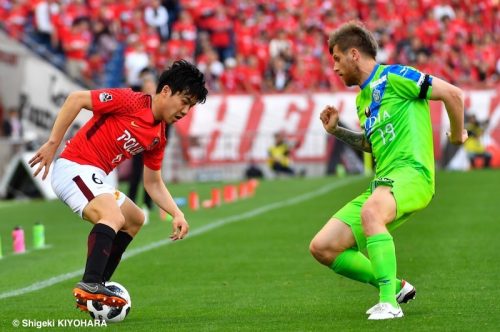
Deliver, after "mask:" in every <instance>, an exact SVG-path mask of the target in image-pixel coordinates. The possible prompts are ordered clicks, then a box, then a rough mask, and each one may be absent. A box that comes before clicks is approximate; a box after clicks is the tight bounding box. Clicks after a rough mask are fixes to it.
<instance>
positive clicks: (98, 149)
mask: <svg viewBox="0 0 500 332" xmlns="http://www.w3.org/2000/svg"><path fill="white" fill-rule="evenodd" d="M206 96H207V89H206V88H205V79H204V76H203V74H202V73H201V72H200V71H199V70H198V69H197V68H196V67H195V66H194V65H192V64H190V63H189V62H186V61H184V60H180V61H176V62H174V63H173V64H172V66H171V67H169V68H168V69H167V70H166V71H164V72H163V73H162V74H161V75H160V78H159V82H158V86H157V89H156V94H155V95H154V96H150V95H147V94H144V93H140V92H133V91H132V90H130V89H101V90H91V91H78V92H73V93H71V94H70V95H69V96H68V98H67V99H66V101H65V103H64V104H63V106H62V108H61V110H60V112H59V114H58V115H57V118H56V120H55V123H54V127H53V128H52V132H51V134H50V137H49V139H48V141H47V142H46V143H45V144H44V145H42V146H41V147H40V149H39V150H38V151H37V152H36V154H35V156H34V157H33V158H32V159H31V160H30V166H31V167H35V166H36V165H38V167H37V168H36V170H35V172H34V176H37V175H38V174H39V173H40V172H41V171H42V170H43V175H42V178H43V179H45V178H46V177H47V174H48V172H49V167H50V165H51V163H52V161H53V159H54V156H55V153H56V150H57V148H58V146H59V145H60V143H61V141H62V139H63V137H64V134H65V133H66V131H67V129H68V128H69V126H70V125H71V123H72V122H73V120H74V119H75V118H76V116H77V115H78V113H79V112H80V110H81V109H82V108H85V109H87V110H91V111H92V112H93V117H92V118H91V119H90V120H89V121H88V122H87V123H86V124H85V125H84V126H83V127H82V128H81V129H80V130H79V131H78V132H77V133H76V135H75V136H74V137H73V138H72V139H71V140H69V141H68V142H67V144H66V147H65V148H64V150H63V152H62V153H61V155H60V157H59V158H58V159H57V160H56V161H55V163H54V167H53V170H52V175H51V178H52V188H53V189H54V192H55V193H56V194H57V196H58V197H59V199H61V200H62V201H63V202H64V203H66V204H67V205H68V206H69V207H70V208H71V209H72V210H73V211H74V212H75V213H78V214H79V215H80V217H82V218H83V219H86V220H88V221H90V222H91V223H92V224H93V225H94V226H93V228H92V230H91V231H90V234H89V237H88V252H87V263H86V265H85V272H84V274H83V278H82V281H80V282H79V283H78V284H77V285H76V286H75V288H74V289H73V295H74V296H75V297H76V301H77V306H78V307H79V308H80V309H82V310H86V309H87V305H86V303H87V300H97V301H100V302H101V303H103V304H107V305H110V306H115V307H120V306H123V305H125V304H126V303H127V301H126V300H125V299H123V298H122V297H121V296H120V295H119V294H116V293H114V292H113V291H111V290H109V289H108V288H106V286H105V285H104V282H105V281H108V280H109V279H110V278H111V275H112V274H113V272H114V271H115V269H116V267H117V266H118V263H119V262H120V259H121V256H122V254H123V253H124V251H125V249H126V248H127V246H128V245H129V244H130V242H131V241H132V239H133V238H134V236H135V235H136V234H137V233H138V232H139V230H140V229H141V226H142V225H143V223H144V214H143V212H142V210H141V209H140V208H139V207H138V206H137V205H135V203H134V202H132V201H131V200H130V199H129V198H128V197H126V196H125V195H124V194H123V193H122V192H120V191H118V190H117V189H116V188H114V187H112V186H110V185H108V184H106V183H105V182H104V178H105V177H106V175H107V174H108V173H109V172H111V171H112V170H113V169H114V168H115V167H117V166H118V165H119V164H120V163H121V162H122V161H124V160H125V159H129V158H131V157H132V156H133V155H135V154H138V153H141V152H142V153H143V156H144V166H145V167H144V187H145V189H146V191H147V192H148V194H149V195H150V196H151V198H152V199H153V201H154V202H155V203H156V204H157V205H158V206H159V207H160V208H161V209H163V210H165V211H167V212H168V213H169V214H170V215H172V216H173V221H172V227H173V232H172V234H171V235H170V238H171V239H172V240H174V241H175V240H179V239H182V238H183V237H184V236H186V234H187V232H188V223H187V221H186V219H185V218H184V214H183V213H182V211H181V210H180V209H179V208H178V206H177V205H176V203H175V202H174V200H173V198H172V196H171V195H170V193H169V191H168V189H167V188H166V186H165V184H164V182H163V180H162V176H161V164H162V160H163V153H164V150H165V146H166V137H165V126H166V125H168V124H172V123H174V122H176V121H178V120H180V119H181V118H182V117H184V116H185V115H186V114H187V113H188V111H189V110H190V109H191V108H192V107H193V106H194V105H195V104H197V103H204V102H205V99H206Z"/></svg>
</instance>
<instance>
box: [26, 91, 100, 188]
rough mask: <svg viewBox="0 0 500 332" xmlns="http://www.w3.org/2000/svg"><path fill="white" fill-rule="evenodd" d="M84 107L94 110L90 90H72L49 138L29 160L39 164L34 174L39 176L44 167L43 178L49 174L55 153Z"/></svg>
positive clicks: (30, 162) (33, 164) (31, 165)
mask: <svg viewBox="0 0 500 332" xmlns="http://www.w3.org/2000/svg"><path fill="white" fill-rule="evenodd" d="M82 108H86V109H88V110H92V99H91V96H90V91H77V92H72V93H71V94H70V95H69V96H68V98H66V101H65V102H64V104H63V105H62V107H61V110H60V111H59V113H58V114H57V117H56V121H55V122H54V127H52V131H51V133H50V136H49V139H48V140H47V142H46V143H45V144H43V145H42V146H41V147H40V149H38V151H37V152H36V153H35V156H34V157H33V158H31V160H30V161H29V164H30V167H31V168H33V167H35V166H36V165H38V168H37V169H36V170H35V172H34V173H33V176H37V175H38V173H40V171H41V170H42V169H44V171H43V175H42V180H45V178H46V177H47V174H49V168H50V164H51V163H52V160H53V159H54V155H55V154H56V151H57V148H58V147H59V145H60V144H61V141H62V139H63V137H64V134H66V131H67V130H68V128H69V126H70V125H71V124H72V123H73V121H74V120H75V118H76V117H77V115H78V113H80V111H81V109H82Z"/></svg>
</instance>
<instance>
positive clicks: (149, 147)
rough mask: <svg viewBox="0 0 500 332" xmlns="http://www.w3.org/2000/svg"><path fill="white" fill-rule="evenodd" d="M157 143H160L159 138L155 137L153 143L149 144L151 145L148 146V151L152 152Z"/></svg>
mask: <svg viewBox="0 0 500 332" xmlns="http://www.w3.org/2000/svg"><path fill="white" fill-rule="evenodd" d="M158 143H160V138H158V137H155V138H154V139H153V142H151V144H150V145H149V146H148V150H152V149H153V148H154V147H155V146H156V145H158Z"/></svg>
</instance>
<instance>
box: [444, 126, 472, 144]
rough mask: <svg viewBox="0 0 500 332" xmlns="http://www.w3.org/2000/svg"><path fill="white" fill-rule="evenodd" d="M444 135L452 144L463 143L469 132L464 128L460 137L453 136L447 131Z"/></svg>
mask: <svg viewBox="0 0 500 332" xmlns="http://www.w3.org/2000/svg"><path fill="white" fill-rule="evenodd" d="M446 136H448V139H449V140H450V142H451V143H452V144H456V145H461V144H464V143H465V141H466V140H467V139H468V138H469V134H468V133H467V130H466V129H463V130H462V137H454V136H452V134H451V133H450V132H449V131H447V132H446Z"/></svg>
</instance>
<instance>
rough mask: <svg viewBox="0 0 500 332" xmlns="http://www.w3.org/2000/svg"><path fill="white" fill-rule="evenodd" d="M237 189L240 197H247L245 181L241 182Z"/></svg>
mask: <svg viewBox="0 0 500 332" xmlns="http://www.w3.org/2000/svg"><path fill="white" fill-rule="evenodd" d="M238 189H239V197H240V198H247V197H248V188H247V183H246V182H241V183H240V184H239V186H238Z"/></svg>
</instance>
